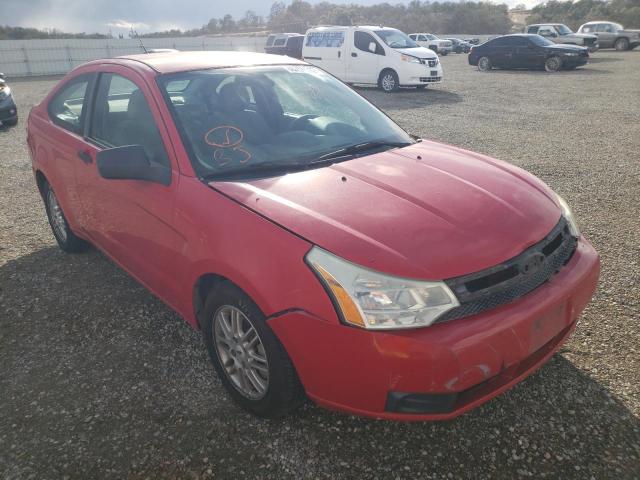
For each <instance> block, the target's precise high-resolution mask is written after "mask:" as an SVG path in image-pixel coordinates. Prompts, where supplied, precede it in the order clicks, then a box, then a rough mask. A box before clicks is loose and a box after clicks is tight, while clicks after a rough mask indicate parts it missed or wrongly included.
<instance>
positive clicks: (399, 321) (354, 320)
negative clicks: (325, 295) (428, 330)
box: [306, 247, 460, 330]
mask: <svg viewBox="0 0 640 480" xmlns="http://www.w3.org/2000/svg"><path fill="white" fill-rule="evenodd" d="M306 260H307V263H308V264H309V265H310V266H311V268H312V269H313V270H314V271H315V272H316V273H317V274H318V276H319V278H320V279H321V280H322V283H323V284H324V286H325V288H326V289H327V291H328V292H329V294H330V295H331V297H332V299H333V301H334V304H335V305H336V308H337V309H338V310H339V314H340V316H341V317H342V319H343V320H344V321H345V322H346V323H348V324H350V325H354V326H357V327H361V328H366V329H370V330H391V329H400V328H417V327H427V326H429V325H431V324H432V323H433V322H434V321H435V320H436V319H437V318H438V317H439V316H440V315H442V314H444V313H445V312H447V311H449V310H451V309H452V308H455V307H457V306H459V305H460V303H459V302H458V299H457V298H456V296H455V295H454V294H453V292H452V291H451V290H450V289H449V287H448V286H447V285H446V284H445V283H443V282H423V281H416V280H409V279H406V278H400V277H393V276H390V275H384V274H382V273H378V272H375V271H373V270H369V269H367V268H363V267H360V266H358V265H356V264H354V263H351V262H348V261H346V260H343V259H342V258H340V257H337V256H335V255H333V254H331V253H329V252H327V251H325V250H322V249H321V248H318V247H313V249H311V251H310V252H309V253H308V254H307V257H306Z"/></svg>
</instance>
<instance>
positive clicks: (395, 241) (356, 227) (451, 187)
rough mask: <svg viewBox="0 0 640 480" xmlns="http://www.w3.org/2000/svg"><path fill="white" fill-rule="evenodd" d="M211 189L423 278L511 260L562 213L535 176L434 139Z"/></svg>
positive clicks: (349, 254) (345, 251)
mask: <svg viewBox="0 0 640 480" xmlns="http://www.w3.org/2000/svg"><path fill="white" fill-rule="evenodd" d="M209 185H210V186H211V187H212V188H213V189H215V190H217V191H219V192H220V193H222V194H224V195H226V196H227V197H230V198H231V199H233V200H235V201H236V202H239V203H241V204H243V205H244V206H245V207H246V208H249V209H251V210H253V211H254V212H256V213H258V214H259V215H261V216H263V217H265V218H267V219H269V220H271V221H272V222H275V223H276V224H278V225H281V226H282V227H284V228H285V229H287V230H289V231H291V232H292V233H294V234H295V235H297V236H300V237H302V238H304V239H306V240H308V241H309V242H311V243H313V244H316V245H318V246H320V247H322V248H324V249H326V250H328V251H330V252H333V253H334V254H336V255H339V256H341V257H343V258H345V259H347V260H350V261H352V262H354V263H356V264H359V265H363V266H366V267H368V268H372V269H375V270H378V271H381V272H385V273H389V274H393V275H398V276H403V277H409V278H420V279H444V278H451V277H455V276H459V275H463V274H467V273H471V272H475V271H479V270H483V269H485V268H488V267H491V266H494V265H496V264H498V263H500V262H503V261H505V260H508V259H510V258H512V257H514V256H516V255H518V254H519V253H521V252H522V251H523V250H525V249H526V248H527V247H529V246H531V245H533V244H534V243H537V242H538V241H540V240H541V239H542V238H544V236H545V235H547V234H548V233H549V232H550V231H551V229H552V228H553V227H554V226H555V225H556V223H557V222H558V220H559V218H560V215H561V211H560V208H559V206H558V205H557V203H556V199H555V198H556V197H555V194H554V193H553V192H552V191H551V190H550V189H549V187H547V186H546V185H545V184H544V183H542V182H541V181H540V180H538V179H537V178H535V177H534V176H533V175H531V174H529V173H527V172H525V171H524V170H521V169H519V168H516V167H514V166H511V165H509V164H507V163H504V162H500V161H498V160H494V159H491V158H488V157H485V156H482V155H479V154H476V153H473V152H468V151H465V150H462V149H459V148H455V147H452V146H447V145H443V144H439V143H435V142H428V141H423V142H420V143H416V144H414V145H411V146H408V147H405V148H402V149H394V150H388V151H385V152H382V153H378V154H374V155H369V156H365V157H359V158H355V159H353V160H349V161H345V162H342V163H337V164H334V165H332V166H330V167H324V168H319V169H315V170H309V171H302V172H296V173H290V174H287V175H283V176H279V177H271V178H261V179H252V180H244V181H212V182H210V184H209ZM250 234H251V232H247V235H250ZM259 240H260V239H256V241H259Z"/></svg>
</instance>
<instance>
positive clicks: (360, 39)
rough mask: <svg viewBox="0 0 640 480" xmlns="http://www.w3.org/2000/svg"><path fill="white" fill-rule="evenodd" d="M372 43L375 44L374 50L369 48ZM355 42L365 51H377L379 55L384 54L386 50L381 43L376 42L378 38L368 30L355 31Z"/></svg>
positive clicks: (358, 47) (357, 46)
mask: <svg viewBox="0 0 640 480" xmlns="http://www.w3.org/2000/svg"><path fill="white" fill-rule="evenodd" d="M372 43H373V44H375V50H374V51H371V50H370V49H369V47H370V45H371V44H372ZM353 44H354V45H355V47H356V48H357V49H358V50H362V51H363V52H368V53H375V54H377V55H383V54H384V50H383V49H382V47H381V46H380V44H379V43H378V42H376V39H375V38H373V36H371V35H369V34H368V33H366V32H355V35H354V37H353Z"/></svg>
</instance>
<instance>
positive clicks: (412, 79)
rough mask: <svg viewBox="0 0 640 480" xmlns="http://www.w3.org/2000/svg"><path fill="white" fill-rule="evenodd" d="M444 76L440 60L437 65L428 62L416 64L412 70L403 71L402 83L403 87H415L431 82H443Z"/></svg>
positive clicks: (401, 75)
mask: <svg viewBox="0 0 640 480" xmlns="http://www.w3.org/2000/svg"><path fill="white" fill-rule="evenodd" d="M442 76H443V72H442V65H441V64H440V61H438V64H437V65H436V66H435V67H430V66H429V65H428V64H426V65H423V64H420V65H417V64H416V65H415V66H414V67H413V68H411V69H410V70H408V71H404V72H401V74H400V85H401V86H403V87H414V86H417V85H427V84H430V83H441V82H442Z"/></svg>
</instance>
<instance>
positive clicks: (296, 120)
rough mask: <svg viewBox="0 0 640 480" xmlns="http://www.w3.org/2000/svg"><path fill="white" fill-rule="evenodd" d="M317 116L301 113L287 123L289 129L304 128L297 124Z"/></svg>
mask: <svg viewBox="0 0 640 480" xmlns="http://www.w3.org/2000/svg"><path fill="white" fill-rule="evenodd" d="M317 117H318V115H315V114H307V115H302V116H300V117H298V118H296V119H295V120H294V121H293V122H291V125H289V130H305V129H304V128H301V127H300V125H299V124H302V123H303V122H306V121H308V120H311V119H314V118H317Z"/></svg>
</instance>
